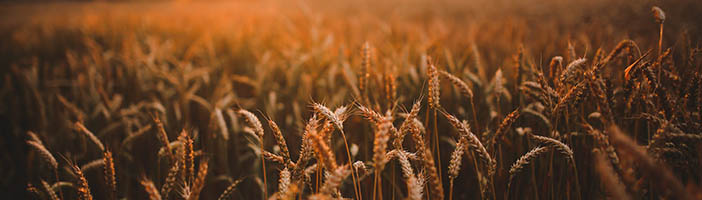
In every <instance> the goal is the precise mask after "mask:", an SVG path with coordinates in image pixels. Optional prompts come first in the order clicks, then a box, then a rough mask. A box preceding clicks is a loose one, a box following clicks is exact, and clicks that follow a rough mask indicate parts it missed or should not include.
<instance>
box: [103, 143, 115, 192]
mask: <svg viewBox="0 0 702 200" xmlns="http://www.w3.org/2000/svg"><path fill="white" fill-rule="evenodd" d="M103 155H104V156H103V160H104V165H103V166H104V175H105V182H106V183H107V185H108V188H109V193H108V196H109V197H110V199H116V198H117V179H116V177H115V162H114V160H113V158H112V152H110V151H109V150H106V151H105V152H104V153H103Z"/></svg>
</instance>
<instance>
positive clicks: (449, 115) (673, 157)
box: [8, 7, 702, 200]
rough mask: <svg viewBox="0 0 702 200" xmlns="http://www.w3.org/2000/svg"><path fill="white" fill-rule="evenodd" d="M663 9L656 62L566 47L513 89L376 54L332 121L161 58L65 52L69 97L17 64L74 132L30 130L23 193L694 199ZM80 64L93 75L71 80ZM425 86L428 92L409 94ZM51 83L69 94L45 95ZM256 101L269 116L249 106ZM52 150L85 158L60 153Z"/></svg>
mask: <svg viewBox="0 0 702 200" xmlns="http://www.w3.org/2000/svg"><path fill="white" fill-rule="evenodd" d="M652 12H653V13H654V18H655V20H656V22H657V23H658V25H659V27H660V33H659V34H658V35H659V38H657V39H659V42H658V45H657V47H654V48H651V50H642V49H641V48H640V47H639V46H638V45H637V43H636V42H634V41H632V40H624V41H621V42H620V43H619V44H618V45H616V47H614V48H613V49H612V50H609V51H607V50H604V49H601V48H600V49H597V51H596V53H595V54H594V55H593V56H591V57H588V58H585V57H579V56H578V55H576V50H575V48H576V47H575V46H573V45H569V48H568V50H567V51H566V52H568V55H563V56H555V57H553V58H551V59H550V62H549V63H548V65H545V66H544V67H541V66H539V65H536V64H534V63H533V62H530V61H527V58H526V56H525V55H524V52H522V51H521V50H520V51H519V52H518V53H517V54H516V55H515V56H514V65H515V66H514V69H513V70H514V73H512V74H513V75H514V76H506V75H504V74H503V71H502V70H501V69H498V70H497V71H496V72H495V73H494V76H492V77H488V76H487V75H486V74H487V72H486V71H485V70H484V69H485V68H484V67H483V66H482V64H481V60H480V55H479V53H478V49H477V48H476V47H475V46H473V47H472V53H473V55H474V60H473V62H474V64H475V66H476V67H475V70H462V71H455V70H454V69H456V68H455V67H453V66H450V65H455V63H449V64H447V65H448V66H447V67H443V65H439V64H438V63H441V62H442V61H441V59H437V58H432V57H430V56H426V55H425V56H422V57H421V59H420V60H421V63H420V64H419V65H418V67H417V69H418V70H415V71H411V72H410V75H408V76H411V77H399V75H398V74H397V73H394V72H395V68H393V67H390V66H387V67H386V66H383V67H381V64H380V63H378V62H376V60H377V55H374V52H375V50H374V47H373V45H372V44H371V43H368V42H367V43H365V44H363V46H362V48H361V50H360V52H358V54H359V55H360V66H358V70H355V71H353V70H350V69H351V68H349V66H344V67H338V68H334V69H336V70H340V71H338V72H334V73H338V74H342V75H340V77H342V78H343V80H340V82H343V83H342V84H343V85H347V86H348V87H346V88H343V87H342V88H343V91H346V92H348V93H349V94H351V95H350V96H352V99H350V100H348V99H347V100H346V103H341V104H339V105H337V106H336V107H332V106H327V105H325V104H324V103H318V102H319V101H315V100H310V99H309V98H310V96H313V95H312V94H309V96H303V97H299V98H296V99H294V101H300V99H302V100H303V101H304V100H305V98H307V102H306V104H307V106H302V107H299V106H296V105H293V106H292V107H286V108H284V109H283V108H281V107H284V106H283V104H282V103H280V102H278V99H283V98H285V97H281V95H280V94H276V92H275V91H273V92H270V91H264V92H258V89H259V88H261V87H264V86H262V85H265V84H266V83H265V82H263V81H260V79H259V78H257V77H247V76H243V75H227V76H224V75H223V76H217V72H221V71H217V70H216V69H212V68H205V67H203V68H199V67H195V66H192V65H188V64H182V63H181V64H182V65H178V66H177V67H169V66H164V65H158V64H155V65H154V64H153V63H154V62H156V63H157V62H158V60H157V61H154V58H146V59H143V61H139V62H142V63H137V62H134V63H128V62H131V61H129V60H131V59H129V57H128V56H126V55H132V53H133V52H132V53H125V56H124V57H125V58H124V59H123V61H120V62H124V63H123V64H124V65H134V66H140V65H144V66H150V67H144V68H140V67H131V68H109V67H105V66H109V65H110V63H107V62H103V61H105V60H108V62H109V60H110V59H109V58H105V59H97V58H100V57H104V56H109V55H107V54H104V53H102V54H101V53H97V54H94V55H89V56H86V57H85V58H81V57H79V56H76V55H74V54H72V53H67V55H66V57H67V60H68V66H66V67H65V68H63V70H67V71H66V72H67V73H69V74H70V73H71V71H74V70H76V71H77V70H85V71H84V72H81V74H82V75H79V76H74V77H73V76H69V77H73V79H74V80H73V81H71V82H69V83H64V82H60V81H55V82H50V83H40V82H39V81H38V80H42V77H45V76H48V75H46V74H44V73H42V72H40V73H38V72H37V70H36V66H37V65H39V64H36V65H33V66H34V67H30V68H24V69H21V68H18V67H13V69H12V72H13V79H12V80H13V81H11V82H8V83H9V84H13V85H17V86H14V87H19V88H23V89H22V90H24V91H26V92H25V93H26V95H24V96H22V97H23V99H24V100H26V101H27V102H37V103H36V105H33V106H35V107H33V108H32V109H30V110H28V111H27V112H35V113H38V114H36V115H37V116H42V117H41V119H38V121H36V122H35V123H37V124H40V126H42V127H48V126H49V125H50V124H59V125H60V126H59V127H66V129H60V130H55V131H56V132H62V133H66V132H69V133H70V132H73V133H77V134H68V135H67V136H63V135H59V134H53V133H51V132H50V131H46V130H44V131H41V132H38V131H35V132H33V131H26V132H25V133H26V136H25V138H26V140H25V141H26V145H27V146H28V148H30V149H31V151H30V153H28V154H27V155H25V157H27V163H28V164H29V165H30V166H31V167H29V169H28V170H29V171H31V172H32V173H30V174H31V175H32V176H31V177H29V178H28V181H29V182H28V183H25V184H26V190H27V191H28V193H29V195H31V197H32V198H37V199H52V200H56V199H84V200H87V199H93V198H96V199H120V198H143V199H145V198H148V199H152V200H160V199H215V198H218V199H220V200H223V199H230V198H235V197H237V196H239V197H244V198H262V199H345V198H352V199H383V198H385V199H390V198H392V199H411V200H420V199H469V198H481V199H524V198H551V199H585V198H606V197H610V198H613V199H642V198H665V199H699V198H701V197H702V196H701V195H702V193H701V191H702V190H700V188H699V186H697V184H700V181H702V180H701V179H700V178H702V175H701V174H700V172H702V171H700V166H701V165H700V160H699V156H702V145H700V144H701V143H700V142H701V141H702V135H700V131H702V88H700V85H701V84H702V74H701V72H702V70H701V69H700V67H702V66H701V65H699V62H698V61H697V55H700V54H702V50H700V49H694V48H690V49H688V52H686V53H687V54H686V55H687V56H686V57H685V58H683V59H678V60H676V59H675V58H677V57H675V56H674V55H673V52H672V51H671V49H670V48H666V46H665V45H664V44H663V30H664V29H663V24H664V22H665V14H664V12H663V11H662V10H661V9H660V8H658V7H654V8H653V9H652ZM657 31H658V30H657ZM87 43H88V44H92V43H90V42H87ZM149 44H151V43H149ZM88 46H89V48H92V47H94V46H95V45H92V46H91V45H88ZM95 48H99V47H95ZM164 48H168V47H164ZM156 49H158V48H156ZM97 52H103V51H100V50H98V51H97ZM135 52H136V51H135ZM157 53H158V52H157ZM133 54H140V53H138V52H137V53H133ZM185 54H186V56H187V54H188V53H187V52H186V53H185ZM142 56H145V57H149V56H152V55H143V54H142ZM166 57H167V56H166ZM156 59H159V58H156ZM163 59H166V60H167V59H169V58H163ZM261 59H263V60H265V59H266V58H265V57H264V58H261ZM674 61H677V62H674ZM83 62H92V64H90V65H87V66H89V67H88V68H82V67H75V66H80V65H81V64H80V63H83ZM149 62H151V63H149ZM172 62H174V63H178V61H172ZM447 62H449V61H447ZM291 65H294V63H293V64H291ZM91 66H95V67H94V68H90V67H91ZM257 70H258V69H257ZM292 70H296V71H293V72H291V73H290V75H285V76H284V77H283V76H281V77H278V78H281V79H282V80H285V81H289V82H288V84H291V85H300V86H299V87H300V88H301V89H300V90H305V91H309V90H310V89H309V88H312V87H317V86H319V85H318V84H317V86H315V85H314V83H313V81H312V80H315V79H325V77H323V76H322V75H321V74H318V75H316V76H303V75H300V74H302V73H301V72H300V71H304V69H300V68H294V67H293V69H292ZM452 70H453V71H452ZM57 71H60V70H57ZM54 73H58V74H61V72H54ZM259 73H274V72H271V71H266V69H261V71H259ZM417 73H419V75H417ZM422 74H423V75H422ZM295 76H300V77H295ZM416 77H423V78H421V80H423V81H421V85H412V84H408V82H409V81H408V80H411V79H415V78H416ZM329 81H330V82H334V81H335V80H331V79H330V80H329ZM303 83H304V84H303ZM310 83H312V84H310ZM40 84H57V85H61V86H58V87H57V88H58V89H55V90H52V91H54V92H53V93H51V95H45V94H42V93H43V92H40V89H38V88H40V87H41V86H39V85H40ZM136 85H138V88H140V89H129V88H130V87H137V86H136ZM296 87H297V86H296ZM324 87H326V86H324ZM337 87H338V86H337ZM342 88H332V89H342ZM115 91H131V93H121V94H120V93H117V92H115ZM231 91H236V92H231ZM252 91H256V92H252ZM312 91H314V90H312ZM406 91H411V92H406ZM140 93H144V94H147V93H148V95H141V94H140ZM294 93H295V91H288V92H287V94H294ZM330 93H331V92H330ZM402 93H406V94H404V95H398V94H402ZM407 94H416V96H410V95H407ZM203 95H207V96H204V97H203ZM247 95H264V96H265V95H267V96H266V98H267V99H268V102H270V103H266V104H265V108H256V107H253V106H254V105H260V104H257V102H251V101H247V100H246V98H245V97H246V96H247ZM125 99H130V101H132V102H133V103H130V104H126V103H123V102H125V101H126V100H125ZM135 99H139V101H136V100H135ZM338 99H344V97H343V96H341V97H338V96H332V97H328V98H326V100H325V101H327V100H328V101H331V102H334V103H338V102H343V100H342V101H340V100H338ZM442 101H445V102H450V103H449V104H442ZM86 102H90V103H86ZM402 102H411V106H407V107H405V106H404V105H403V104H402ZM54 105H56V109H55V110H56V111H51V109H47V108H54V107H53V106H54ZM88 108H90V109H91V110H88ZM275 110H283V111H282V112H289V113H291V114H289V115H288V114H287V113H281V112H278V113H274V112H273V111H275ZM305 115H307V116H308V117H303V116H305ZM47 116H48V117H47ZM51 116H63V118H62V119H61V120H51V119H52V118H51ZM291 116H292V117H291ZM483 119H486V120H483ZM276 120H278V121H276ZM296 120H297V121H299V122H296ZM303 120H304V121H303ZM202 121H204V122H205V123H204V124H205V125H202V124H203V122H202ZM181 122H182V123H181ZM281 122H282V123H285V126H279V125H278V123H281ZM117 130H120V131H121V130H125V131H124V134H122V133H121V132H120V131H117ZM296 130H297V131H296ZM115 132H119V133H115ZM62 137H66V138H71V139H61V138H62ZM406 137H409V138H406ZM49 140H51V141H58V142H61V141H64V142H67V141H70V142H71V143H73V144H72V145H66V144H63V145H61V150H60V151H59V150H57V149H55V148H58V147H53V146H52V145H50V144H56V142H52V143H48V142H47V141H49ZM66 146H68V147H66ZM442 159H443V162H442ZM232 166H234V167H232ZM233 171H234V172H233ZM276 184H277V186H276ZM466 191H468V192H466ZM468 193H470V194H468Z"/></svg>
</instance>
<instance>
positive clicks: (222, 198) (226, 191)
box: [217, 178, 244, 200]
mask: <svg viewBox="0 0 702 200" xmlns="http://www.w3.org/2000/svg"><path fill="white" fill-rule="evenodd" d="M243 180H244V179H243V178H241V179H238V180H236V181H234V182H232V184H229V186H227V189H224V191H223V192H222V194H221V195H219V198H217V199H218V200H227V199H229V198H230V197H231V195H232V193H234V190H236V187H237V186H238V185H239V183H241V181H243Z"/></svg>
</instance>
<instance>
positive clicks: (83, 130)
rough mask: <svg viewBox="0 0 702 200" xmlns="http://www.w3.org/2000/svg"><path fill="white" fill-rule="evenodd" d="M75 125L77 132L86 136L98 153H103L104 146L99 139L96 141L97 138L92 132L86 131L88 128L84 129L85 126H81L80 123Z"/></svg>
mask: <svg viewBox="0 0 702 200" xmlns="http://www.w3.org/2000/svg"><path fill="white" fill-rule="evenodd" d="M75 125H76V128H77V129H78V130H79V131H81V132H83V134H85V136H88V138H89V139H90V141H93V143H94V144H95V145H96V146H97V147H98V148H99V149H100V151H105V145H103V144H102V142H101V141H100V139H98V137H97V136H95V134H93V132H90V130H88V128H85V126H83V124H82V123H80V122H76V123H75Z"/></svg>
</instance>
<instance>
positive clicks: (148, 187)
mask: <svg viewBox="0 0 702 200" xmlns="http://www.w3.org/2000/svg"><path fill="white" fill-rule="evenodd" d="M139 183H141V185H142V186H143V187H144V190H145V191H146V193H148V194H149V199H150V200H161V194H159V193H158V189H156V186H155V185H154V182H152V181H151V180H149V179H148V178H146V177H142V178H141V180H139Z"/></svg>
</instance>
